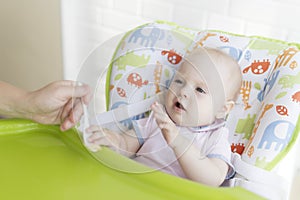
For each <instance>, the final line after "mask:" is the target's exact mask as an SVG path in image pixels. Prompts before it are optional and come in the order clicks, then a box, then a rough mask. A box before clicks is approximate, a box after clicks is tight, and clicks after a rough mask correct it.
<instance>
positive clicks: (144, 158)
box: [133, 113, 234, 179]
mask: <svg viewBox="0 0 300 200" xmlns="http://www.w3.org/2000/svg"><path fill="white" fill-rule="evenodd" d="M224 125H225V122H224V121H223V120H222V121H216V122H215V123H213V124H212V125H209V126H205V127H197V128H189V127H179V126H178V128H179V134H182V135H184V136H185V137H186V138H188V139H189V140H190V141H191V144H194V145H195V146H196V147H197V148H198V149H199V157H200V155H205V156H207V157H209V158H219V159H222V160H224V161H225V162H226V163H227V164H228V165H229V168H230V169H229V170H228V173H227V176H226V179H229V178H231V177H232V176H233V175H234V168H233V166H232V165H231V163H230V158H231V149H230V144H229V141H228V129H227V128H226V127H224ZM133 127H134V129H135V131H136V134H137V137H138V140H139V142H140V144H141V148H140V149H139V150H138V152H137V153H136V157H135V158H133V159H134V160H135V161H137V162H139V163H142V164H144V165H147V166H149V167H151V168H153V169H157V170H160V171H163V172H166V173H169V174H173V175H175V176H179V177H182V178H187V177H186V176H185V174H184V172H183V171H182V168H181V166H180V164H179V162H178V161H177V158H176V155H175V153H174V152H173V150H172V149H171V148H170V147H169V146H168V144H167V142H166V141H165V139H164V137H163V135H162V132H161V130H160V128H159V127H158V126H157V123H156V120H155V119H154V117H153V114H152V113H151V114H150V116H149V117H148V118H144V119H140V120H136V121H133Z"/></svg>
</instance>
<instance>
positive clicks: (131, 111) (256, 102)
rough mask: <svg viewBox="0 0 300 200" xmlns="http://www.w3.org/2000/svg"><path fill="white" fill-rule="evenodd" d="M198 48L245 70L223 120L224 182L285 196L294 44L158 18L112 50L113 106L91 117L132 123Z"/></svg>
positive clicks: (295, 74)
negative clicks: (227, 173) (228, 163)
mask: <svg viewBox="0 0 300 200" xmlns="http://www.w3.org/2000/svg"><path fill="white" fill-rule="evenodd" d="M204 46H207V47H214V48H218V49H221V50H222V51H224V52H226V53H228V54H229V55H230V56H232V57H233V58H234V59H236V60H237V61H238V63H239V65H240V67H241V72H242V74H243V83H242V87H241V90H240V96H239V98H238V100H237V103H236V105H235V107H234V109H233V111H231V112H230V114H229V115H228V116H227V120H226V121H227V126H228V128H229V130H230V138H229V140H230V143H231V149H232V162H233V165H234V166H235V169H236V175H235V177H234V178H233V179H231V180H230V181H228V182H226V183H224V185H226V186H230V187H235V186H240V187H243V188H246V189H248V190H250V191H252V192H254V193H257V194H259V195H261V196H263V197H266V198H269V199H286V198H287V196H288V191H289V187H290V184H291V180H288V177H283V176H282V174H281V175H278V174H277V168H278V167H279V166H280V164H284V163H281V162H282V160H283V159H284V157H285V156H286V155H287V153H288V152H289V151H290V150H291V148H292V147H294V143H295V141H296V139H297V137H298V132H299V111H300V107H299V102H300V85H299V84H300V67H299V66H298V62H299V59H300V53H299V49H298V47H299V45H298V44H289V43H287V42H283V41H279V40H272V39H268V38H262V37H248V36H242V35H236V34H231V33H226V32H222V31H213V30H208V31H200V30H194V29H189V28H185V27H181V26H178V25H176V24H174V23H168V22H162V21H158V22H155V23H150V24H146V25H143V26H141V27H138V28H136V29H134V30H131V31H129V32H127V33H126V34H125V36H124V37H123V38H122V40H121V41H120V42H119V46H118V47H117V48H116V51H115V54H114V56H113V58H112V61H111V65H110V67H109V69H108V73H107V79H106V81H107V82H106V83H107V87H106V96H107V102H106V105H107V108H108V110H111V111H110V112H108V113H104V114H103V115H101V114H100V115H97V116H96V118H97V120H98V123H100V124H106V123H108V122H109V121H121V124H123V125H124V126H126V127H127V128H132V124H131V120H134V119H139V118H142V117H144V116H145V112H146V111H147V110H149V107H150V105H151V103H152V102H154V100H159V98H158V97H159V95H160V96H161V93H162V91H164V90H165V89H166V88H167V87H168V86H169V83H170V82H171V79H172V77H173V75H174V73H175V71H176V69H177V68H178V66H179V65H180V64H181V63H182V61H183V60H184V57H185V55H187V54H188V53H189V52H191V51H192V50H193V49H194V48H199V47H204ZM160 98H161V97H160ZM109 116H110V117H109ZM285 170H291V171H293V170H294V169H293V166H289V167H286V168H285Z"/></svg>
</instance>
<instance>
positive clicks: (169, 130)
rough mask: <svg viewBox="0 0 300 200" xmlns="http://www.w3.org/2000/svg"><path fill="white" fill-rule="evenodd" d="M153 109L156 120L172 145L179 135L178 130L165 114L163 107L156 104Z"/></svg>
mask: <svg viewBox="0 0 300 200" xmlns="http://www.w3.org/2000/svg"><path fill="white" fill-rule="evenodd" d="M151 109H152V111H153V115H154V118H155V119H156V123H157V125H158V127H159V128H160V129H161V131H162V133H163V136H164V138H165V140H166V142H167V143H168V144H171V143H172V141H174V139H175V138H176V136H177V135H178V133H179V132H178V128H177V127H176V125H175V124H174V122H173V121H172V120H171V119H170V117H169V116H168V114H167V113H166V112H165V110H164V108H163V105H161V104H159V103H157V102H155V103H154V104H152V106H151Z"/></svg>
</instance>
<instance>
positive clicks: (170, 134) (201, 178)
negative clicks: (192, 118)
mask: <svg viewBox="0 0 300 200" xmlns="http://www.w3.org/2000/svg"><path fill="white" fill-rule="evenodd" d="M151 108H152V111H153V113H154V117H155V119H156V122H157V124H158V126H159V128H160V129H161V130H162V133H163V136H164V138H165V140H166V142H167V143H168V145H169V146H170V147H171V148H172V149H173V151H174V153H175V155H176V156H177V159H178V162H179V163H180V165H181V168H182V169H183V171H184V173H185V175H186V176H187V177H188V178H189V179H191V180H193V181H197V182H200V183H204V184H207V185H212V186H219V185H221V184H222V182H223V181H224V179H225V177H226V174H227V172H228V169H229V167H228V165H227V163H226V162H225V161H223V160H221V159H218V158H208V157H206V156H203V155H200V151H199V149H197V148H196V147H195V146H193V145H191V142H190V141H189V140H187V139H186V138H185V137H183V136H181V135H180V134H179V132H178V128H177V127H176V125H175V124H174V123H173V121H172V120H171V119H170V118H169V116H168V115H167V114H166V113H165V111H164V109H163V107H162V106H161V105H158V104H157V103H155V104H153V105H152V107H151Z"/></svg>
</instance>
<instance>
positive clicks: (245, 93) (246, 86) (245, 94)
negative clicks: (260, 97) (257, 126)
mask: <svg viewBox="0 0 300 200" xmlns="http://www.w3.org/2000/svg"><path fill="white" fill-rule="evenodd" d="M251 85H252V82H251V81H243V84H242V87H241V90H240V94H242V100H243V103H244V110H247V109H248V108H251V105H250V104H249V96H250V91H251Z"/></svg>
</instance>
